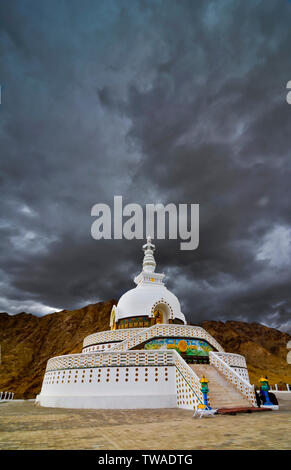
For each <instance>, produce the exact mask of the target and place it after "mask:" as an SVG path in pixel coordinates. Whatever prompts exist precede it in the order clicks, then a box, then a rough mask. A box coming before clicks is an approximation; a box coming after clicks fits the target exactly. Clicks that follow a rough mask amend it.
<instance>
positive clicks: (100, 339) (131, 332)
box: [83, 328, 145, 348]
mask: <svg viewBox="0 0 291 470" xmlns="http://www.w3.org/2000/svg"><path fill="white" fill-rule="evenodd" d="M144 329H145V328H125V329H123V330H108V331H100V332H98V333H93V334H92V335H89V336H86V338H85V339H84V341H83V348H85V347H87V346H91V345H92V344H98V343H110V342H114V341H124V340H125V339H129V338H131V337H132V336H135V335H136V334H137V333H138V332H141V331H143V330H144Z"/></svg>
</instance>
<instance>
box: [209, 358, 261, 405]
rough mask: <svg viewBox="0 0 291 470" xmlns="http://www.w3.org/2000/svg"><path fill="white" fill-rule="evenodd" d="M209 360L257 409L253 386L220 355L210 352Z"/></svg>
mask: <svg viewBox="0 0 291 470" xmlns="http://www.w3.org/2000/svg"><path fill="white" fill-rule="evenodd" d="M209 360H210V364H211V365H213V366H214V367H216V368H217V369H218V370H219V371H220V372H221V373H222V374H223V375H224V376H225V377H226V378H227V379H228V380H229V381H230V382H231V383H232V384H233V385H234V386H235V387H236V388H237V389H238V390H239V391H240V392H241V393H242V394H243V395H244V396H245V397H246V398H247V399H248V401H249V403H250V404H251V405H252V406H255V407H257V402H256V397H255V392H254V386H253V385H251V384H250V383H249V382H247V381H246V380H245V379H243V378H242V377H241V376H240V375H239V374H238V373H237V372H235V371H234V370H233V368H232V367H230V366H229V365H228V364H227V363H226V362H225V361H224V360H223V359H222V358H221V357H220V355H219V354H218V353H216V352H214V351H210V353H209Z"/></svg>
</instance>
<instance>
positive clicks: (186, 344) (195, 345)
mask: <svg viewBox="0 0 291 470" xmlns="http://www.w3.org/2000/svg"><path fill="white" fill-rule="evenodd" d="M144 349H146V350H148V349H159V350H169V349H175V350H176V351H177V352H178V353H182V354H186V355H187V356H208V355H209V351H213V348H212V346H210V344H208V343H207V342H206V341H203V340H201V339H180V338H158V339H152V340H150V341H148V342H147V343H146V344H145V345H144Z"/></svg>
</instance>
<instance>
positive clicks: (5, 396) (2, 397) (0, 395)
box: [0, 392, 14, 401]
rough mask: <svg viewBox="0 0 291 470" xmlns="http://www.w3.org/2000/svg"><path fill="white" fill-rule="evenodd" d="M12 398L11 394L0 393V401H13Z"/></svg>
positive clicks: (12, 394)
mask: <svg viewBox="0 0 291 470" xmlns="http://www.w3.org/2000/svg"><path fill="white" fill-rule="evenodd" d="M13 398H14V393H13V392H0V401H3V400H13Z"/></svg>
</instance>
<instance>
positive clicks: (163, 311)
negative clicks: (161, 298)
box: [154, 303, 170, 324]
mask: <svg viewBox="0 0 291 470" xmlns="http://www.w3.org/2000/svg"><path fill="white" fill-rule="evenodd" d="M169 318H170V309H169V307H168V306H167V305H166V304H164V303H159V304H157V305H155V306H154V319H155V323H156V324H160V323H169Z"/></svg>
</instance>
